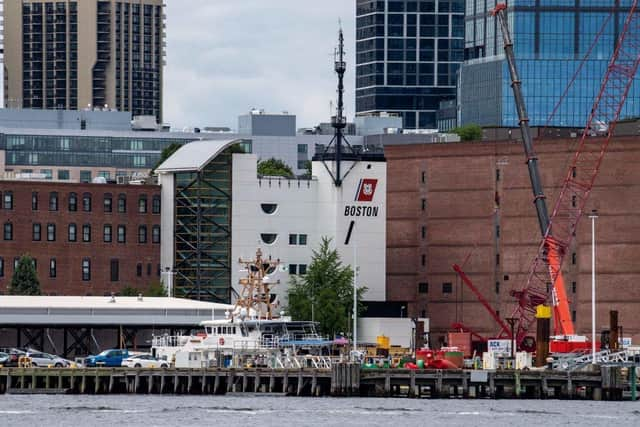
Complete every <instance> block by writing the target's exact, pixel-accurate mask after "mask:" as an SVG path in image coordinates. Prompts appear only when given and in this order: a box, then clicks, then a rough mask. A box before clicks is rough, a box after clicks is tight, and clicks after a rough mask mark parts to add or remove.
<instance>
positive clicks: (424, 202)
mask: <svg viewBox="0 0 640 427" xmlns="http://www.w3.org/2000/svg"><path fill="white" fill-rule="evenodd" d="M420 206H421V208H422V210H423V211H424V210H427V199H422V200H421V201H420Z"/></svg>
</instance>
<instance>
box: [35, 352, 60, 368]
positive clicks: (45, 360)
mask: <svg viewBox="0 0 640 427" xmlns="http://www.w3.org/2000/svg"><path fill="white" fill-rule="evenodd" d="M26 356H28V357H29V358H31V365H32V366H42V367H45V368H46V367H56V368H68V367H69V361H68V360H66V359H63V358H61V357H58V356H54V355H52V354H48V353H35V352H33V353H32V352H29V353H27V354H26Z"/></svg>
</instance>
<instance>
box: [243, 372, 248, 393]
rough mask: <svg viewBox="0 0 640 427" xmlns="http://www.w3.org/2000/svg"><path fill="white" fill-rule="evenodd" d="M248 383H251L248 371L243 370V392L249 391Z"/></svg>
mask: <svg viewBox="0 0 640 427" xmlns="http://www.w3.org/2000/svg"><path fill="white" fill-rule="evenodd" d="M248 383H249V378H247V373H246V372H242V392H243V393H246V392H247V387H248Z"/></svg>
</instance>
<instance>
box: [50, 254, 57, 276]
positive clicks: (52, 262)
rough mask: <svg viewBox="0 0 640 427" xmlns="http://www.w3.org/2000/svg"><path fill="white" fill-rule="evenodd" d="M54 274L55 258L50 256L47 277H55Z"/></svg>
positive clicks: (55, 269) (55, 273)
mask: <svg viewBox="0 0 640 427" xmlns="http://www.w3.org/2000/svg"><path fill="white" fill-rule="evenodd" d="M56 275H57V266H56V259H55V258H51V259H50V260H49V277H51V278H53V277H56Z"/></svg>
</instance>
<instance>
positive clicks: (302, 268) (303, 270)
mask: <svg viewBox="0 0 640 427" xmlns="http://www.w3.org/2000/svg"><path fill="white" fill-rule="evenodd" d="M298 274H299V275H301V276H304V275H305V274H307V264H299V265H298Z"/></svg>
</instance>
